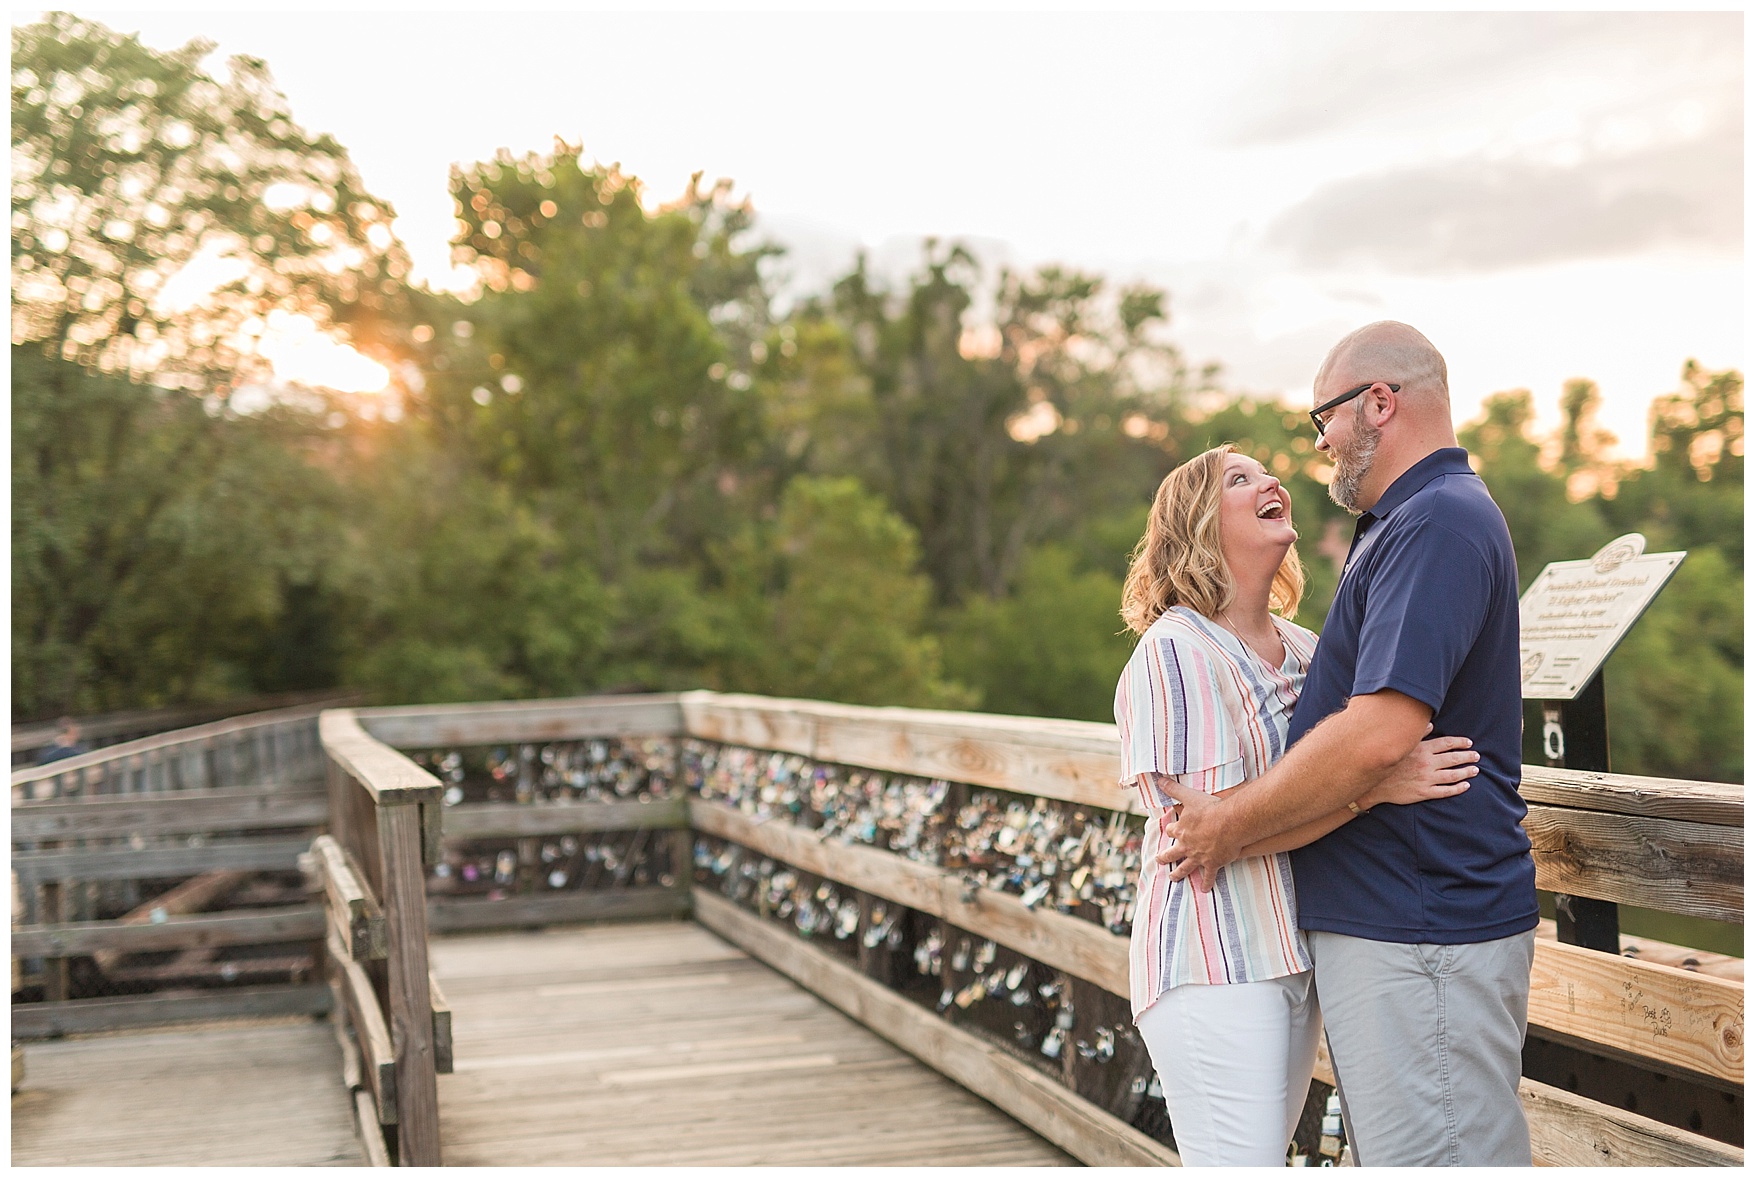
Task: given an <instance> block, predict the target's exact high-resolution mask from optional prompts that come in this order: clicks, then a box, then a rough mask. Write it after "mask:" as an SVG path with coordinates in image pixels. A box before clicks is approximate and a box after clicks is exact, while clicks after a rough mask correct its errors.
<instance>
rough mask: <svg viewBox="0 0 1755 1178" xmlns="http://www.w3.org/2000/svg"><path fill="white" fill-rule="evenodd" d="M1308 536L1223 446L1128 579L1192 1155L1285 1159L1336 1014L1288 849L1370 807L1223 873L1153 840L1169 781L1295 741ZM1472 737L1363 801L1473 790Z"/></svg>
mask: <svg viewBox="0 0 1755 1178" xmlns="http://www.w3.org/2000/svg"><path fill="white" fill-rule="evenodd" d="M1297 538H1298V533H1297V532H1296V531H1295V530H1294V529H1293V527H1292V503H1291V500H1290V498H1289V497H1288V496H1287V494H1286V491H1285V489H1284V488H1283V487H1281V486H1280V482H1279V480H1278V479H1276V478H1274V477H1273V475H1271V474H1269V473H1268V472H1267V471H1266V470H1264V469H1263V468H1262V465H1261V464H1260V463H1259V462H1257V461H1256V460H1255V459H1253V458H1251V457H1249V456H1248V455H1245V454H1239V453H1237V452H1235V451H1234V450H1233V449H1232V448H1231V447H1230V446H1228V445H1226V446H1220V447H1218V448H1217V449H1213V450H1208V451H1207V452H1206V453H1204V454H1201V455H1200V456H1198V457H1196V458H1193V459H1190V460H1189V461H1188V462H1185V463H1183V464H1182V465H1181V466H1179V467H1177V468H1176V469H1175V470H1173V471H1171V472H1170V474H1169V475H1168V476H1167V477H1166V478H1165V479H1164V481H1163V482H1162V483H1161V484H1160V485H1159V487H1158V493H1157V496H1156V497H1155V499H1154V501H1153V503H1152V510H1151V514H1150V516H1149V518H1148V522H1147V525H1146V534H1145V536H1144V538H1143V539H1141V541H1140V543H1139V546H1138V548H1136V549H1135V552H1134V556H1133V560H1132V565H1131V568H1130V569H1129V571H1128V578H1127V587H1126V589H1125V591H1124V592H1123V596H1122V610H1121V612H1122V617H1123V618H1124V619H1125V620H1126V622H1127V624H1128V626H1129V627H1130V628H1131V629H1133V630H1134V631H1135V632H1136V633H1138V634H1139V635H1140V641H1139V645H1138V646H1137V647H1136V648H1135V649H1134V653H1133V657H1132V658H1131V659H1129V660H1128V664H1127V669H1126V670H1125V671H1124V672H1123V673H1122V676H1121V681H1120V683H1119V684H1118V685H1117V686H1116V691H1115V718H1116V722H1117V723H1118V724H1119V726H1120V729H1121V745H1122V776H1121V779H1122V782H1123V784H1125V785H1128V786H1131V787H1133V788H1137V789H1138V790H1139V793H1140V797H1141V798H1142V800H1143V801H1144V803H1145V807H1146V810H1147V812H1148V814H1149V815H1151V818H1152V820H1151V821H1148V822H1147V823H1146V835H1145V838H1146V841H1145V847H1144V853H1143V855H1142V857H1141V878H1140V886H1139V896H1140V900H1139V907H1138V909H1137V915H1136V917H1135V920H1134V926H1133V940H1132V944H1131V947H1130V952H1129V989H1130V997H1131V999H1132V1003H1133V1012H1134V1020H1135V1022H1136V1023H1137V1024H1138V1026H1139V1031H1140V1036H1141V1038H1143V1039H1144V1040H1145V1043H1146V1048H1147V1050H1148V1051H1149V1052H1150V1053H1151V1057H1152V1063H1153V1066H1154V1067H1155V1068H1156V1069H1157V1072H1158V1075H1159V1078H1160V1080H1161V1082H1162V1083H1163V1086H1164V1099H1165V1102H1166V1104H1167V1105H1168V1106H1169V1112H1170V1123H1171V1127H1172V1128H1173V1130H1174V1131H1175V1134H1176V1148H1177V1149H1178V1150H1179V1151H1180V1152H1181V1155H1182V1160H1183V1162H1185V1163H1187V1164H1189V1165H1256V1166H1282V1165H1284V1164H1285V1162H1286V1147H1287V1145H1288V1144H1289V1143H1290V1141H1291V1139H1292V1133H1293V1131H1294V1130H1295V1129H1296V1128H1297V1125H1298V1118H1299V1115H1300V1113H1301V1112H1302V1111H1303V1109H1304V1101H1305V1097H1306V1095H1307V1094H1308V1093H1309V1091H1310V1075H1311V1071H1312V1070H1313V1068H1314V1066H1315V1063H1316V1043H1317V1036H1318V1035H1319V1034H1320V1033H1321V1019H1320V1016H1319V1014H1318V1004H1317V1000H1316V995H1315V994H1314V993H1313V992H1312V986H1311V974H1310V968H1311V959H1310V954H1309V952H1308V950H1307V949H1306V947H1305V943H1304V937H1303V934H1301V933H1300V932H1299V931H1298V905H1297V900H1296V897H1295V896H1294V892H1293V885H1292V869H1291V864H1290V863H1289V861H1288V859H1287V857H1286V855H1285V852H1286V851H1287V850H1288V849H1290V848H1292V847H1296V846H1299V845H1301V844H1303V843H1306V842H1309V841H1310V840H1311V839H1314V838H1317V837H1318V836H1320V835H1323V834H1325V833H1327V832H1328V831H1330V830H1333V829H1334V828H1335V827H1337V826H1340V825H1342V824H1343V823H1348V822H1351V821H1354V819H1355V812H1354V811H1353V810H1351V809H1349V808H1348V807H1347V806H1346V805H1345V804H1344V802H1339V801H1337V802H1336V803H1335V804H1334V805H1333V806H1332V807H1331V808H1330V812H1329V813H1327V814H1324V815H1320V816H1317V817H1316V818H1315V819H1314V820H1313V821H1310V822H1307V823H1305V824H1304V825H1303V826H1301V827H1298V828H1296V829H1290V828H1288V829H1286V830H1285V831H1284V833H1280V834H1278V835H1277V837H1273V838H1268V839H1266V840H1263V841H1261V842H1259V843H1257V844H1255V845H1253V846H1250V847H1246V848H1244V849H1243V850H1242V851H1241V855H1240V857H1238V858H1237V860H1236V862H1233V863H1230V864H1229V865H1228V866H1221V867H1218V868H1217V870H1216V872H1215V876H1214V879H1215V880H1216V883H1217V886H1216V887H1213V888H1212V889H1211V890H1197V889H1196V888H1195V886H1194V884H1193V883H1192V882H1191V881H1188V880H1186V879H1174V878H1172V872H1171V871H1170V869H1169V868H1167V867H1164V866H1163V865H1162V864H1160V863H1159V862H1158V860H1157V858H1156V857H1155V853H1156V851H1157V850H1158V848H1159V847H1160V846H1161V845H1162V843H1163V837H1162V833H1161V828H1162V827H1163V826H1164V825H1165V824H1166V823H1168V822H1169V821H1170V817H1171V815H1170V812H1169V808H1170V805H1171V799H1170V793H1171V792H1173V791H1175V790H1181V789H1187V790H1193V791H1196V792H1200V793H1203V794H1218V793H1220V792H1221V791H1226V790H1232V789H1234V788H1236V787H1238V786H1241V785H1243V784H1244V783H1245V782H1246V781H1249V780H1250V779H1252V778H1257V777H1260V776H1261V775H1262V774H1263V773H1266V772H1267V771H1268V770H1269V768H1270V767H1271V766H1272V765H1273V763H1274V762H1275V761H1277V760H1278V759H1279V758H1280V754H1281V753H1282V752H1283V751H1284V750H1285V748H1286V745H1287V739H1286V737H1287V730H1288V726H1289V724H1290V721H1291V717H1292V705H1293V704H1294V703H1296V702H1297V700H1298V694H1299V691H1300V690H1301V689H1302V687H1303V685H1304V676H1305V670H1306V667H1307V666H1308V665H1309V663H1310V656H1311V652H1312V650H1313V649H1315V648H1316V645H1317V642H1316V635H1314V634H1312V633H1311V632H1310V631H1309V630H1306V629H1304V628H1303V627H1302V626H1298V625H1295V624H1293V623H1292V622H1291V621H1290V620H1288V619H1290V618H1291V616H1292V615H1293V613H1294V612H1295V611H1296V609H1297V606H1298V598H1299V596H1300V595H1301V594H1302V592H1303V588H1304V571H1303V566H1302V565H1300V564H1299V562H1298V555H1297V552H1296V551H1295V550H1294V548H1293V541H1294V540H1296V539H1297ZM1274 610H1278V611H1279V614H1280V616H1275V614H1274V612H1273V611H1274ZM1416 743H1417V742H1416ZM1468 743H1469V742H1468V741H1467V740H1466V739H1447V740H1434V741H1429V742H1427V743H1426V744H1423V745H1419V746H1418V747H1413V746H1410V748H1411V751H1410V752H1409V754H1408V756H1407V757H1406V758H1404V764H1403V766H1402V769H1401V771H1399V772H1397V773H1393V774H1391V775H1390V776H1389V777H1387V778H1384V779H1383V780H1382V782H1381V783H1378V784H1377V785H1376V788H1375V789H1374V790H1372V791H1370V792H1366V791H1363V790H1361V791H1360V794H1361V795H1362V796H1360V797H1358V798H1357V799H1356V804H1358V805H1360V807H1361V808H1365V807H1370V806H1374V805H1377V804H1380V803H1383V804H1394V803H1412V802H1416V801H1421V800H1422V799H1426V798H1433V797H1447V796H1449V795H1451V794H1454V793H1457V792H1459V791H1461V790H1464V789H1467V788H1468V786H1467V784H1466V783H1463V784H1456V783H1458V782H1463V779H1465V778H1467V777H1468V776H1469V775H1470V774H1472V773H1473V772H1474V770H1473V769H1472V767H1470V765H1469V762H1471V761H1473V760H1474V754H1473V753H1470V752H1467V751H1465V750H1466V748H1467V745H1468ZM1379 776H1382V775H1381V774H1380V775H1379ZM1347 800H1354V799H1352V798H1349V799H1347Z"/></svg>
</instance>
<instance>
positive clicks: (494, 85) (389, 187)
mask: <svg viewBox="0 0 1755 1178" xmlns="http://www.w3.org/2000/svg"><path fill="white" fill-rule="evenodd" d="M78 11H79V13H80V15H82V16H87V17H91V18H94V19H98V20H102V21H103V22H104V23H106V24H109V25H111V26H112V27H114V28H118V29H122V30H124V31H127V32H138V33H139V34H140V35H141V37H142V39H143V40H144V41H145V42H146V43H147V44H149V45H153V46H156V47H160V48H167V49H168V48H172V47H176V46H179V45H181V44H183V43H184V42H186V41H188V40H190V39H191V38H194V37H197V36H200V37H205V38H207V39H209V40H212V41H214V42H216V43H217V49H216V51H215V57H214V59H213V64H214V68H216V69H217V68H222V63H223V60H224V59H225V58H226V57H228V56H230V55H231V54H234V53H244V54H250V55H253V56H258V57H261V58H263V59H265V60H266V61H267V62H268V64H269V67H270V69H271V71H272V73H273V75H274V77H275V79H276V81H277V82H278V84H279V85H280V87H281V89H282V90H283V91H284V92H285V93H286V95H287V97H288V99H289V101H290V103H291V106H292V110H293V113H294V117H295V118H296V119H297V120H298V121H299V122H300V123H301V124H302V125H304V126H305V127H306V128H307V129H311V130H315V131H327V132H330V133H332V134H333V135H334V136H335V137H336V138H337V139H338V140H339V141H340V142H341V143H343V144H344V145H345V146H346V147H347V148H348V149H349V151H350V153H351V154H352V156H353V159H354V161H355V163H356V164H357V166H358V167H359V170H360V173H361V175H362V178H363V179H364V181H365V183H366V185H367V187H368V188H369V189H370V190H371V191H373V192H374V193H376V194H377V195H379V196H380V197H383V198H385V199H387V200H389V201H390V202H391V204H392V205H393V206H394V207H395V209H396V210H397V213H398V219H397V222H396V229H397V232H398V234H399V236H401V238H402V239H403V241H404V243H405V244H406V245H407V247H408V249H409V251H410V253H411V255H412V256H413V259H414V262H415V277H416V278H418V279H422V280H425V281H428V282H431V283H433V284H435V285H440V286H447V285H454V284H455V283H456V278H455V277H454V276H453V275H452V273H451V272H450V268H449V260H448V255H449V249H448V239H449V237H450V234H451V231H452V224H453V222H452V210H451V203H450V198H449V195H448V190H447V186H446V184H447V173H448V169H449V168H450V166H451V165H452V164H453V163H454V162H459V161H462V162H468V161H474V160H479V159H485V158H488V157H490V156H491V155H492V154H493V153H494V151H495V150H496V149H498V148H501V147H506V148H510V149H511V150H512V151H513V152H515V153H523V152H526V151H542V150H547V149H549V148H550V147H551V146H552V144H553V141H554V138H555V136H557V135H558V136H561V137H563V138H565V139H567V140H569V141H572V142H580V143H583V145H584V148H585V152H586V155H587V156H588V157H592V158H595V159H596V160H598V161H601V162H603V163H612V162H614V163H619V164H621V166H622V168H623V169H624V170H625V171H627V172H630V173H632V174H634V175H636V176H638V177H640V178H641V180H642V181H643V182H644V184H645V186H646V190H647V192H648V194H649V195H650V197H651V198H652V199H653V200H654V201H660V200H669V199H672V198H674V197H676V196H677V195H679V194H680V193H681V192H682V191H683V189H684V188H685V186H686V185H687V183H688V178H689V176H690V174H691V173H693V172H697V171H700V172H704V173H705V174H706V177H707V178H708V179H709V180H711V179H714V178H717V177H722V176H723V177H729V178H730V179H732V180H733V181H734V182H735V184H736V189H735V191H736V192H737V193H739V194H741V195H746V196H748V197H749V198H750V200H751V202H752V204H753V207H754V208H755V210H756V213H757V218H758V220H757V225H758V232H759V233H760V234H761V235H765V236H768V237H770V238H772V239H773V240H775V241H777V242H779V243H780V244H782V245H785V246H787V247H788V249H789V251H790V252H789V256H788V258H787V259H786V260H785V261H784V262H783V263H782V267H783V269H782V273H781V274H780V280H781V282H782V283H783V293H784V294H786V295H789V296H796V295H798V294H804V293H810V292H812V291H814V290H820V289H823V288H825V287H826V286H827V284H828V283H829V282H830V281H832V279H833V278H834V277H835V276H837V275H838V274H839V273H841V272H843V271H844V269H845V268H846V267H847V266H848V265H849V264H850V262H851V260H852V258H853V256H854V255H855V253H856V251H858V250H860V249H865V250H867V251H868V252H869V253H870V254H871V256H872V259H873V262H874V264H875V265H876V266H877V268H878V269H879V272H880V273H884V274H888V275H892V276H894V277H896V278H899V277H900V276H902V275H903V274H905V273H906V272H907V270H908V269H909V268H910V267H911V266H912V265H913V264H914V263H915V262H917V261H918V259H919V257H920V249H921V244H920V243H921V239H922V238H924V237H928V236H931V237H937V238H939V239H941V240H950V239H960V240H964V241H967V242H969V243H971V244H972V245H973V246H974V247H975V249H976V252H977V254H978V256H980V257H981V258H982V259H983V260H984V261H986V262H987V263H988V264H989V265H990V266H994V267H996V266H998V265H1001V264H1006V265H1011V266H1013V267H1033V266H1036V265H1041V264H1044V263H1059V264H1062V265H1070V266H1075V267H1079V268H1082V269H1085V270H1090V271H1095V272H1097V273H1100V274H1103V275H1105V276H1107V277H1109V278H1111V279H1113V280H1115V281H1117V282H1131V281H1147V282H1152V283H1154V284H1157V285H1159V286H1162V287H1164V288H1165V289H1167V290H1168V292H1169V306H1170V311H1171V324H1170V328H1169V335H1170V337H1171V338H1172V339H1173V341H1174V342H1176V343H1177V344H1178V345H1179V346H1180V347H1181V348H1182V349H1183V351H1184V352H1185V354H1186V355H1187V356H1188V357H1189V359H1190V360H1192V361H1194V362H1196V363H1205V362H1208V361H1214V362H1217V363H1219V364H1220V365H1221V366H1222V371H1223V379H1224V381H1225V383H1226V385H1227V387H1230V388H1233V389H1238V390H1247V391H1252V392H1259V393H1263V394H1273V395H1281V396H1284V397H1285V398H1286V399H1288V400H1290V401H1292V402H1296V403H1308V400H1309V395H1310V380H1311V377H1312V376H1313V375H1314V372H1315V370H1316V367H1317V365H1318V364H1319V363H1320V361H1321V359H1322V356H1323V354H1324V353H1325V352H1326V351H1327V349H1328V347H1329V346H1330V345H1331V344H1332V343H1333V342H1334V341H1335V340H1336V339H1338V338H1339V337H1340V336H1342V335H1343V334H1345V333H1346V332H1347V331H1349V330H1351V329H1352V328H1354V327H1357V326H1359V325H1361V324H1364V323H1367V322H1370V321H1372V320H1376V319H1400V320H1403V321H1406V322H1408V323H1411V324H1413V325H1414V326H1416V327H1418V328H1419V329H1420V330H1421V331H1423V332H1425V334H1426V335H1427V336H1428V337H1429V338H1430V339H1431V340H1432V341H1433V342H1434V343H1435V344H1436V345H1437V346H1438V347H1439V349H1440V350H1441V351H1442V352H1443V353H1444V354H1445V356H1446V358H1447V360H1448V362H1449V365H1450V375H1451V389H1452V399H1453V404H1454V408H1455V411H1456V417H1457V420H1458V422H1459V423H1461V422H1464V421H1467V420H1468V419H1469V418H1471V417H1473V416H1475V415H1476V414H1477V412H1478V409H1479V405H1480V402H1481V400H1482V398H1483V397H1485V396H1487V395H1489V394H1491V393H1494V392H1497V391H1502V390H1505V389H1511V388H1528V389H1530V390H1531V391H1532V392H1533V393H1534V395H1535V401H1536V406H1537V410H1538V427H1539V428H1551V427H1552V426H1553V425H1554V424H1555V423H1556V422H1557V421H1558V417H1559V414H1558V402H1559V397H1560V392H1561V388H1562V385H1563V383H1564V382H1565V381H1566V380H1568V379H1570V378H1574V377H1588V378H1590V379H1593V380H1595V381H1597V382H1598V383H1599V384H1600V386H1601V387H1602V390H1603V395H1604V401H1605V408H1604V412H1603V418H1602V424H1603V425H1605V426H1606V427H1607V428H1609V429H1611V430H1613V431H1614V432H1615V433H1616V434H1617V435H1618V437H1619V438H1620V440H1621V446H1620V449H1621V451H1622V452H1623V453H1624V454H1626V455H1628V456H1630V457H1638V456H1640V455H1641V454H1643V452H1644V447H1645V438H1644V434H1645V413H1646V408H1647V406H1648V405H1649V403H1650V400H1651V398H1652V397H1653V396H1656V395H1658V394H1661V393H1664V392H1668V391H1671V390H1673V389H1675V388H1676V387H1677V386H1678V374H1679V372H1680V369H1681V366H1682V363H1683V362H1684V361H1685V360H1687V359H1689V358H1693V359H1696V360H1698V361H1700V362H1701V363H1702V364H1705V365H1706V366H1708V367H1710V368H1725V367H1736V368H1739V369H1741V368H1742V367H1743V365H1744V354H1743V334H1744V332H1743V322H1744V270H1743V228H1742V227H1743V209H1744V194H1743V172H1744V152H1743V42H1744V33H1743V26H1744V18H1743V15H1742V13H1741V12H1740V11H1723V12H1696V13H1649V12H1646V13H1639V12H1619V13H1587V12H1564V13H1485V12H1482V13H1420V12H1400V13H1397V12H1375V13H1338V14H1309V13H1294V12H1277V13H1253V14H1215V13H1191V12H1151V13H1147V12H1134V13H1110V14H1100V15H1075V14H1071V13H1042V12H1038V13H999V12H958V13H936V14H927V13H914V14H902V13H889V14H870V13H867V14H855V13H830V12H790V13H760V14H757V13H734V12H716V13H682V12H654V13H646V14H629V13H607V12H589V13H512V12H497V13H485V12H425V13H419V14H413V13H394V12H377V13H353V14H348V15H346V16H345V17H343V16H340V15H339V14H334V13H329V14H318V13H307V14H297V15H295V14H292V13H270V12H260V11H257V12H183V13H174V14H173V13H154V12H148V11H140V10H130V11H118V10H114V9H111V10H97V9H93V10H83V9H81V10H78ZM29 16H30V14H23V15H21V16H15V18H14V19H15V21H16V20H20V19H29Z"/></svg>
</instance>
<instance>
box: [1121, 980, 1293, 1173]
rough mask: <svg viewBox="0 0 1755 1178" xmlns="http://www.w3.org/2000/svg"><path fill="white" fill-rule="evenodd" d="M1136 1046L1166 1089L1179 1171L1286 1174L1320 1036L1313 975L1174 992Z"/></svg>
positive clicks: (1150, 1014) (1144, 1023)
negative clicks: (1241, 1169) (1274, 1169)
mask: <svg viewBox="0 0 1755 1178" xmlns="http://www.w3.org/2000/svg"><path fill="white" fill-rule="evenodd" d="M1138 1027H1139V1032H1140V1038H1142V1039H1144V1040H1145V1043H1146V1050H1147V1051H1148V1052H1149V1053H1150V1054H1151V1057H1152V1066H1153V1067H1154V1068H1156V1069H1157V1071H1158V1078H1159V1080H1160V1081H1161V1082H1162V1083H1163V1085H1164V1102H1165V1104H1167V1105H1168V1106H1169V1112H1170V1128H1171V1131H1172V1132H1173V1133H1174V1134H1175V1136H1176V1149H1177V1152H1178V1153H1180V1154H1181V1155H1182V1164H1183V1165H1185V1166H1283V1165H1285V1164H1286V1146H1287V1145H1288V1144H1289V1143H1290V1142H1291V1140H1292V1134H1293V1132H1294V1131H1296V1130H1297V1128H1298V1117H1299V1115H1300V1114H1301V1113H1302V1112H1303V1111H1304V1101H1305V1098H1306V1097H1307V1096H1308V1095H1309V1094H1310V1073H1311V1072H1312V1071H1313V1070H1314V1069H1315V1067H1316V1038H1317V1036H1318V1035H1320V1034H1321V1033H1322V1015H1321V1013H1320V1012H1319V1010H1318V1009H1317V1002H1316V989H1315V987H1314V986H1312V985H1311V981H1310V974H1309V973H1308V972H1306V973H1299V974H1293V975H1291V976H1290V977H1284V978H1274V979H1272V980H1271V981H1266V982H1242V983H1239V984H1237V985H1231V986H1175V987H1173V988H1171V989H1170V990H1168V991H1166V992H1165V993H1164V994H1163V995H1161V996H1160V997H1159V998H1158V1000H1157V1001H1156V1002H1154V1003H1152V1005H1151V1006H1149V1007H1147V1008H1146V1011H1145V1013H1144V1014H1142V1015H1140V1017H1139V1021H1138Z"/></svg>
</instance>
